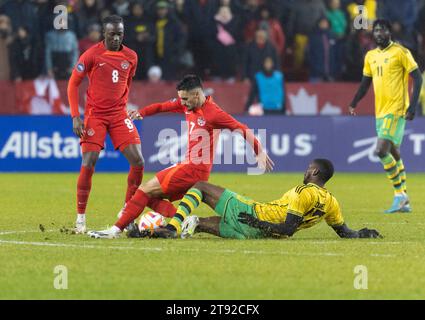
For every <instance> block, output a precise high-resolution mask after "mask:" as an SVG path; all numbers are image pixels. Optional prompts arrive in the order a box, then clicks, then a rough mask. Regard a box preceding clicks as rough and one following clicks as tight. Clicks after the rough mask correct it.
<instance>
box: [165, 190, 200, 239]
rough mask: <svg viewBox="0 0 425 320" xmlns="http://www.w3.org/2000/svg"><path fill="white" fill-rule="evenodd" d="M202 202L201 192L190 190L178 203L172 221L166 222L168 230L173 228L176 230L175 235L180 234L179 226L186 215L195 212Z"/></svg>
mask: <svg viewBox="0 0 425 320" xmlns="http://www.w3.org/2000/svg"><path fill="white" fill-rule="evenodd" d="M201 202H202V192H201V190H199V189H196V188H192V189H190V190H189V191H188V192H187V193H186V194H185V195H184V197H183V199H182V200H181V201H180V203H179V206H178V208H177V212H176V214H175V215H174V217H173V219H171V220H170V222H168V225H167V226H169V228H170V227H171V228H172V227H174V228H175V229H176V230H177V233H179V234H180V233H181V224H182V222H183V221H184V219H186V217H187V216H188V215H190V214H191V213H192V211H193V210H195V209H196V208H197V207H198V206H199V204H200V203H201Z"/></svg>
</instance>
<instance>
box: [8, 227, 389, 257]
mask: <svg viewBox="0 0 425 320" xmlns="http://www.w3.org/2000/svg"><path fill="white" fill-rule="evenodd" d="M36 232H40V231H39V230H38V231H28V230H27V231H5V232H1V233H0V235H9V234H20V233H36ZM47 232H57V230H46V231H45V233H47ZM99 241H105V240H99ZM106 241H109V240H106ZM329 242H332V243H333V242H335V243H337V242H338V241H329ZM313 243H321V244H323V243H325V242H324V241H318V242H313ZM376 243H379V242H376ZM0 244H6V245H7V244H12V245H22V246H38V247H65V248H77V249H103V250H105V249H107V250H111V249H113V250H125V251H128V250H135V251H151V252H161V251H180V252H209V253H218V254H226V253H228V254H238V253H242V254H254V255H284V256H312V257H315V256H316V257H344V256H346V254H344V253H336V252H288V251H281V250H278V251H264V250H236V249H218V250H216V249H204V248H202V249H196V248H192V249H188V248H176V247H167V248H161V247H139V246H105V245H91V244H75V243H57V242H37V241H18V240H1V239H0ZM369 256H371V257H383V258H395V257H396V255H393V254H374V253H371V254H369Z"/></svg>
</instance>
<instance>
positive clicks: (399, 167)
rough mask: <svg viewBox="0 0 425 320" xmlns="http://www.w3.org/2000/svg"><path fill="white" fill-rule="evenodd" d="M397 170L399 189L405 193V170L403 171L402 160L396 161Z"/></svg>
mask: <svg viewBox="0 0 425 320" xmlns="http://www.w3.org/2000/svg"><path fill="white" fill-rule="evenodd" d="M397 169H398V172H399V175H400V180H401V189H402V190H403V192H406V193H407V186H406V170H405V169H404V163H403V160H401V159H400V160H398V161H397Z"/></svg>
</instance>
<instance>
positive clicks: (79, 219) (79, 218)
mask: <svg viewBox="0 0 425 320" xmlns="http://www.w3.org/2000/svg"><path fill="white" fill-rule="evenodd" d="M77 223H86V215H85V214H84V213H77Z"/></svg>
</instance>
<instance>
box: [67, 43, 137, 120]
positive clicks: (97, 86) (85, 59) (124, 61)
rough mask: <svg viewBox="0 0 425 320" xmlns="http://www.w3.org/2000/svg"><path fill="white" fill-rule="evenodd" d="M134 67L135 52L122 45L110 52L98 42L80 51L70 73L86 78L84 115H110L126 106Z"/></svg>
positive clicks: (135, 60)
mask: <svg viewBox="0 0 425 320" xmlns="http://www.w3.org/2000/svg"><path fill="white" fill-rule="evenodd" d="M136 68H137V54H136V53H135V52H134V51H133V50H131V49H130V48H128V47H126V46H124V45H123V46H122V49H121V50H119V51H110V50H107V49H106V48H105V45H104V43H103V41H102V42H99V43H98V44H96V45H94V46H93V47H91V48H90V49H88V50H87V51H86V52H84V53H83V54H82V55H81V56H80V59H79V60H78V63H77V65H76V66H75V68H74V70H73V76H75V77H77V78H80V79H83V78H84V77H85V76H86V75H87V76H88V78H89V86H88V88H87V102H86V109H85V114H86V115H92V114H93V115H112V114H115V113H119V112H122V111H123V109H125V108H126V105H127V101H128V93H129V88H130V84H131V79H132V78H133V76H134V74H135V72H136Z"/></svg>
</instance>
